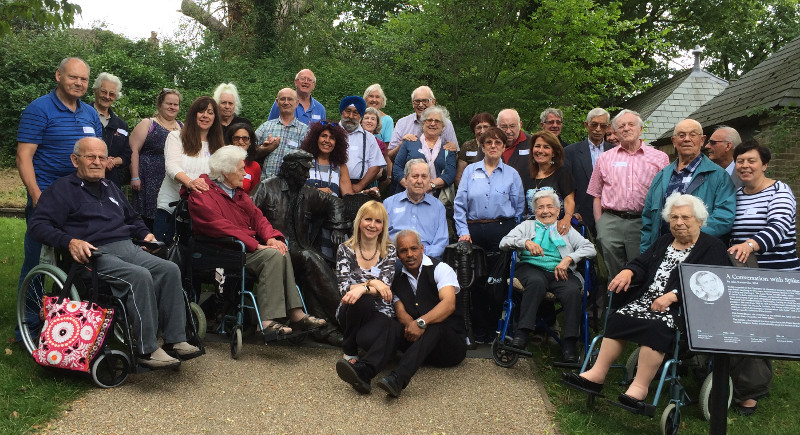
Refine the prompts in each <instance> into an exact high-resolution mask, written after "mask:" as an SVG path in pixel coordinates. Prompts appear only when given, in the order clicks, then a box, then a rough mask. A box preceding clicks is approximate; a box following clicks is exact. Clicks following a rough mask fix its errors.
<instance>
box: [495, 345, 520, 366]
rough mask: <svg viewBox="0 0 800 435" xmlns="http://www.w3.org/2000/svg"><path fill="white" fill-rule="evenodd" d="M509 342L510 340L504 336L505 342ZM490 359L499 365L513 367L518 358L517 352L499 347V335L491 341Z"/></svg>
mask: <svg viewBox="0 0 800 435" xmlns="http://www.w3.org/2000/svg"><path fill="white" fill-rule="evenodd" d="M509 343H511V340H509V339H508V337H506V344H509ZM492 359H493V360H494V363H495V364H497V365H499V366H500V367H503V368H510V367H514V364H516V363H517V361H518V360H519V354H518V353H515V352H511V351H508V350H504V349H500V337H495V339H494V341H492Z"/></svg>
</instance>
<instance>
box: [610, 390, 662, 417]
mask: <svg viewBox="0 0 800 435" xmlns="http://www.w3.org/2000/svg"><path fill="white" fill-rule="evenodd" d="M617 400H618V401H619V403H621V404H622V405H624V407H625V408H627V409H628V411H631V412H633V413H635V414H642V415H646V416H648V417H652V416H654V415H655V414H656V407H655V406H654V405H651V404H649V403H647V402H645V401H644V400H639V399H635V398H633V397H631V396H629V395H627V394H625V393H620V395H619V396H617Z"/></svg>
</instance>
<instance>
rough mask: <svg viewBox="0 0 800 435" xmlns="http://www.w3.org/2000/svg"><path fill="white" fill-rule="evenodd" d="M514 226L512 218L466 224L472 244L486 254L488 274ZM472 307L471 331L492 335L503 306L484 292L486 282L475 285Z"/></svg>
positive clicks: (514, 221)
mask: <svg viewBox="0 0 800 435" xmlns="http://www.w3.org/2000/svg"><path fill="white" fill-rule="evenodd" d="M515 225H516V220H515V219H514V218H509V219H505V220H503V221H500V222H490V223H486V224H477V223H476V224H467V228H468V229H469V235H470V237H472V243H473V244H474V245H478V246H480V247H481V248H483V249H484V251H485V252H486V266H487V270H489V271H490V272H491V271H492V270H494V266H495V263H496V262H497V259H498V257H499V255H498V253H499V252H500V240H501V239H502V238H503V237H505V236H506V234H508V233H509V231H511V230H512V229H513V228H514V226H515ZM471 299H472V307H470V315H471V320H472V329H473V330H474V331H475V333H476V335H477V334H492V333H493V332H494V331H495V330H496V329H497V321H498V320H499V319H500V313H501V312H502V311H503V304H502V302H499V303H498V301H497V300H495V298H494V297H492V295H490V294H489V293H488V291H487V290H486V281H485V280H484V281H483V282H481V283H476V284H475V286H474V287H473V289H472V293H471Z"/></svg>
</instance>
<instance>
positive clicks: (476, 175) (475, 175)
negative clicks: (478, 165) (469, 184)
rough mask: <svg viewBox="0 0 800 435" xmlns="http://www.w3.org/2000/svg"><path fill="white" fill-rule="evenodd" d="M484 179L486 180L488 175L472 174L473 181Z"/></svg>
mask: <svg viewBox="0 0 800 435" xmlns="http://www.w3.org/2000/svg"><path fill="white" fill-rule="evenodd" d="M482 178H486V174H482V173H480V172H473V173H472V179H473V180H480V179H482Z"/></svg>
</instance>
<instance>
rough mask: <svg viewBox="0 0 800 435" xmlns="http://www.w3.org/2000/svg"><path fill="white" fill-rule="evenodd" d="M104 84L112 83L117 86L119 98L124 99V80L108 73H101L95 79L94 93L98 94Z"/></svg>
mask: <svg viewBox="0 0 800 435" xmlns="http://www.w3.org/2000/svg"><path fill="white" fill-rule="evenodd" d="M103 82H111V83H114V84H115V85H117V98H122V80H120V79H119V77H117V76H115V75H114V74H110V73H107V72H101V73H100V74H98V75H97V78H96V79H94V84H92V92H97V90H98V89H100V86H103Z"/></svg>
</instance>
